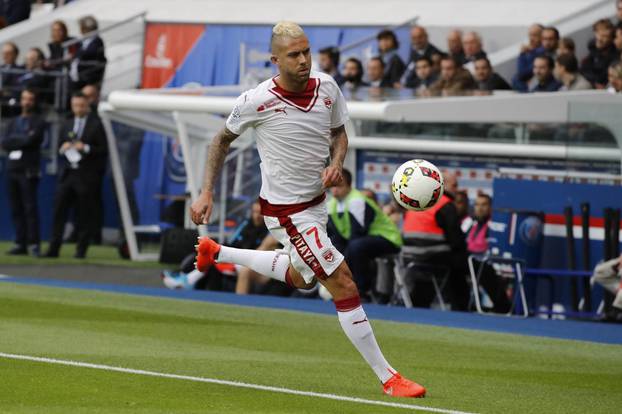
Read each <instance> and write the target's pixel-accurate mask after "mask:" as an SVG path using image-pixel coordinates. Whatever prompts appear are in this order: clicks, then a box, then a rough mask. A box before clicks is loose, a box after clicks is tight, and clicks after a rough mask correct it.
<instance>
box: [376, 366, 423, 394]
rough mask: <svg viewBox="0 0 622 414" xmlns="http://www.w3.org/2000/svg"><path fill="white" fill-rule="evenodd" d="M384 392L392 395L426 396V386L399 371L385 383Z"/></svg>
mask: <svg viewBox="0 0 622 414" xmlns="http://www.w3.org/2000/svg"><path fill="white" fill-rule="evenodd" d="M383 392H384V393H385V394H387V395H390V396H392V397H411V398H423V397H425V388H424V387H423V386H422V385H419V384H417V383H416V382H413V381H411V380H409V379H407V378H404V377H402V376H401V375H400V374H399V373H397V372H396V373H395V374H393V376H392V377H391V378H390V379H389V380H388V381H387V382H385V383H384V384H383Z"/></svg>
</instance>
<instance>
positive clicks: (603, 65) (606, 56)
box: [581, 19, 620, 89]
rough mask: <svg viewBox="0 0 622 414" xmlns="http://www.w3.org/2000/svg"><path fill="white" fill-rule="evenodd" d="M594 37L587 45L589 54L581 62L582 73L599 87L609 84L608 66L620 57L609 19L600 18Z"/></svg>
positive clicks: (602, 87) (595, 26) (595, 27)
mask: <svg viewBox="0 0 622 414" xmlns="http://www.w3.org/2000/svg"><path fill="white" fill-rule="evenodd" d="M592 28H593V30H594V39H592V40H590V42H589V43H588V45H587V48H588V50H589V53H588V55H587V56H586V57H585V59H583V61H582V62H581V73H582V74H583V76H585V79H587V80H588V81H590V82H591V83H592V85H594V87H595V88H597V89H604V88H605V86H606V85H607V68H608V67H609V65H610V64H611V63H612V62H613V61H615V60H617V59H619V58H620V54H619V53H618V51H617V50H616V48H615V46H614V44H613V36H614V28H613V24H612V23H611V21H610V20H609V19H600V20H598V21H597V22H596V23H594V26H592Z"/></svg>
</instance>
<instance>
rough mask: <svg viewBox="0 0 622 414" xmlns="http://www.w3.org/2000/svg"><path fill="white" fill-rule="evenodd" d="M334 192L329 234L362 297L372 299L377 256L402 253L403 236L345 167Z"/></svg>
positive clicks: (329, 214)
mask: <svg viewBox="0 0 622 414" xmlns="http://www.w3.org/2000/svg"><path fill="white" fill-rule="evenodd" d="M331 192H332V195H333V197H332V198H331V199H330V200H329V201H328V203H327V205H326V208H327V211H328V218H329V219H328V225H327V231H328V235H329V237H330V239H331V241H332V242H333V245H334V246H335V248H337V250H339V251H340V252H341V253H343V255H344V257H345V260H346V262H347V263H348V266H350V268H351V269H352V276H353V278H354V280H355V281H356V285H357V287H358V288H359V292H360V294H361V297H363V298H369V295H370V292H371V291H372V289H373V286H374V284H373V282H374V280H375V275H376V271H375V268H374V267H375V266H374V265H375V262H374V259H375V258H376V257H380V256H383V255H387V254H395V253H399V251H400V247H401V246H402V236H401V235H400V231H399V229H398V228H397V226H396V225H395V223H393V221H391V219H390V218H389V217H388V216H387V215H386V214H384V213H383V212H382V210H381V209H380V207H379V206H378V204H376V203H375V202H374V201H373V200H372V199H370V198H367V197H365V196H364V195H363V194H362V193H361V192H360V191H358V190H356V189H354V188H352V174H351V173H350V172H349V171H348V170H346V169H344V170H343V180H341V183H340V184H339V185H337V186H334V187H332V188H331Z"/></svg>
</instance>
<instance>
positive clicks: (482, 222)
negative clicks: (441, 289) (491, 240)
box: [466, 194, 512, 313]
mask: <svg viewBox="0 0 622 414" xmlns="http://www.w3.org/2000/svg"><path fill="white" fill-rule="evenodd" d="M491 216H492V199H491V198H490V196H489V195H487V194H479V195H478V196H477V198H476V199H475V204H474V206H473V224H472V225H471V228H470V229H469V230H468V232H467V236H466V242H467V250H468V252H469V253H470V254H474V255H483V254H485V253H486V252H487V251H488V226H489V224H490V219H491ZM474 265H475V266H474V267H475V269H480V266H482V263H481V261H479V260H475V261H474ZM483 266H484V267H483V268H482V269H481V275H480V279H479V283H480V284H481V285H482V287H483V288H484V290H485V291H486V293H487V294H488V296H489V297H490V300H491V301H492V303H493V311H494V312H496V313H508V312H509V311H510V309H511V308H512V304H511V302H510V300H509V299H508V296H507V294H506V293H505V283H504V281H503V279H501V278H500V277H499V276H498V275H497V273H496V271H495V269H494V268H493V267H492V266H490V265H488V264H485V265H483Z"/></svg>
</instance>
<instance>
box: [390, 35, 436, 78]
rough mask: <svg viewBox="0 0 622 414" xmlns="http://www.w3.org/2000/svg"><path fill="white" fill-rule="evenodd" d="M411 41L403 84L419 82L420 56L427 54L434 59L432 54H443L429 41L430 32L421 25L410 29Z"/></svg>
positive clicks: (426, 55)
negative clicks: (418, 64)
mask: <svg viewBox="0 0 622 414" xmlns="http://www.w3.org/2000/svg"><path fill="white" fill-rule="evenodd" d="M410 41H411V49H410V59H409V60H408V64H407V65H406V70H405V71H404V73H403V75H402V79H401V81H400V82H401V84H402V85H406V84H409V85H414V84H416V83H417V61H418V60H419V58H421V57H424V56H425V57H427V58H428V59H430V60H432V56H434V55H442V54H443V52H441V51H440V50H439V49H438V48H437V47H436V46H434V45H433V44H432V43H430V42H429V41H428V32H427V31H426V30H425V28H423V27H421V26H415V27H413V28H412V29H411V30H410Z"/></svg>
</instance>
